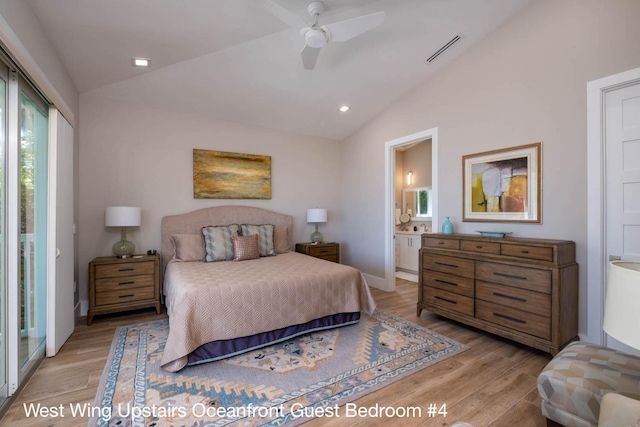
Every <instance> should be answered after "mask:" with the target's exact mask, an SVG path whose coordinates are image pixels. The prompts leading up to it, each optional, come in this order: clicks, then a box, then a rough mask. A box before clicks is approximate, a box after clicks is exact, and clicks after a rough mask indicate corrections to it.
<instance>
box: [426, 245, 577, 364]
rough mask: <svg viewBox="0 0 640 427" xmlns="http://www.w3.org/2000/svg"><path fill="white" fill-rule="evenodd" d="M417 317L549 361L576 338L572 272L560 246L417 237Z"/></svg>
mask: <svg viewBox="0 0 640 427" xmlns="http://www.w3.org/2000/svg"><path fill="white" fill-rule="evenodd" d="M419 281H420V286H419V291H418V293H419V295H418V316H420V314H421V313H422V309H427V310H429V311H431V312H433V313H436V314H439V315H441V316H444V317H447V318H450V319H453V320H457V321H459V322H462V323H465V324H468V325H470V326H474V327H477V328H479V329H482V330H485V331H487V332H491V333H494V334H496V335H500V336H503V337H505V338H509V339H512V340H514V341H517V342H520V343H522V344H525V345H528V346H531V347H534V348H537V349H540V350H543V351H545V352H548V353H551V354H552V355H555V354H556V353H558V351H560V349H562V347H564V346H565V345H566V344H568V343H569V342H571V341H573V340H575V339H576V338H577V335H578V264H576V262H575V243H574V242H571V241H566V240H543V239H528V238H502V239H501V238H490V237H481V236H476V235H464V234H449V235H445V234H423V235H422V248H421V249H420V277H419Z"/></svg>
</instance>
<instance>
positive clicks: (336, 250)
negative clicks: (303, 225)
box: [296, 243, 340, 263]
mask: <svg viewBox="0 0 640 427" xmlns="http://www.w3.org/2000/svg"><path fill="white" fill-rule="evenodd" d="M296 252H298V253H301V254H305V255H309V256H312V257H314V258H320V259H323V260H325V261H331V262H338V263H339V262H340V244H339V243H318V244H315V245H314V244H312V243H296Z"/></svg>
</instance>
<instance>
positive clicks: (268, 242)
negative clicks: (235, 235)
mask: <svg viewBox="0 0 640 427" xmlns="http://www.w3.org/2000/svg"><path fill="white" fill-rule="evenodd" d="M274 229H275V227H274V226H273V224H262V225H251V224H242V235H243V236H251V235H254V234H257V235H258V249H259V250H260V256H274V255H275V254H276V249H275V247H274V244H273V234H274Z"/></svg>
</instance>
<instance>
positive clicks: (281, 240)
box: [273, 225, 290, 254]
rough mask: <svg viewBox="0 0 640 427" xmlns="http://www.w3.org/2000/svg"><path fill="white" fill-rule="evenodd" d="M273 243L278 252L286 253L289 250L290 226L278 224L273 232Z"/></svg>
mask: <svg viewBox="0 0 640 427" xmlns="http://www.w3.org/2000/svg"><path fill="white" fill-rule="evenodd" d="M273 245H274V246H275V248H276V253H277V254H285V253H287V252H289V250H290V249H289V228H287V227H285V226H283V225H278V226H276V229H275V231H274V232H273Z"/></svg>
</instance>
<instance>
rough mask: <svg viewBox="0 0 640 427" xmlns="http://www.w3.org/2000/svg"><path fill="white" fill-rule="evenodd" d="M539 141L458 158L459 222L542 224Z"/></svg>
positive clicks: (540, 152) (540, 147)
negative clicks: (460, 186)
mask: <svg viewBox="0 0 640 427" xmlns="http://www.w3.org/2000/svg"><path fill="white" fill-rule="evenodd" d="M541 154H542V143H541V142H536V143H534V144H528V145H520V146H517V147H511V148H505V149H501V150H493V151H485V152H483V153H476V154H469V155H466V156H463V157H462V186H463V188H462V197H463V200H462V221H464V222H519V223H538V224H540V223H542V156H541Z"/></svg>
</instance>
